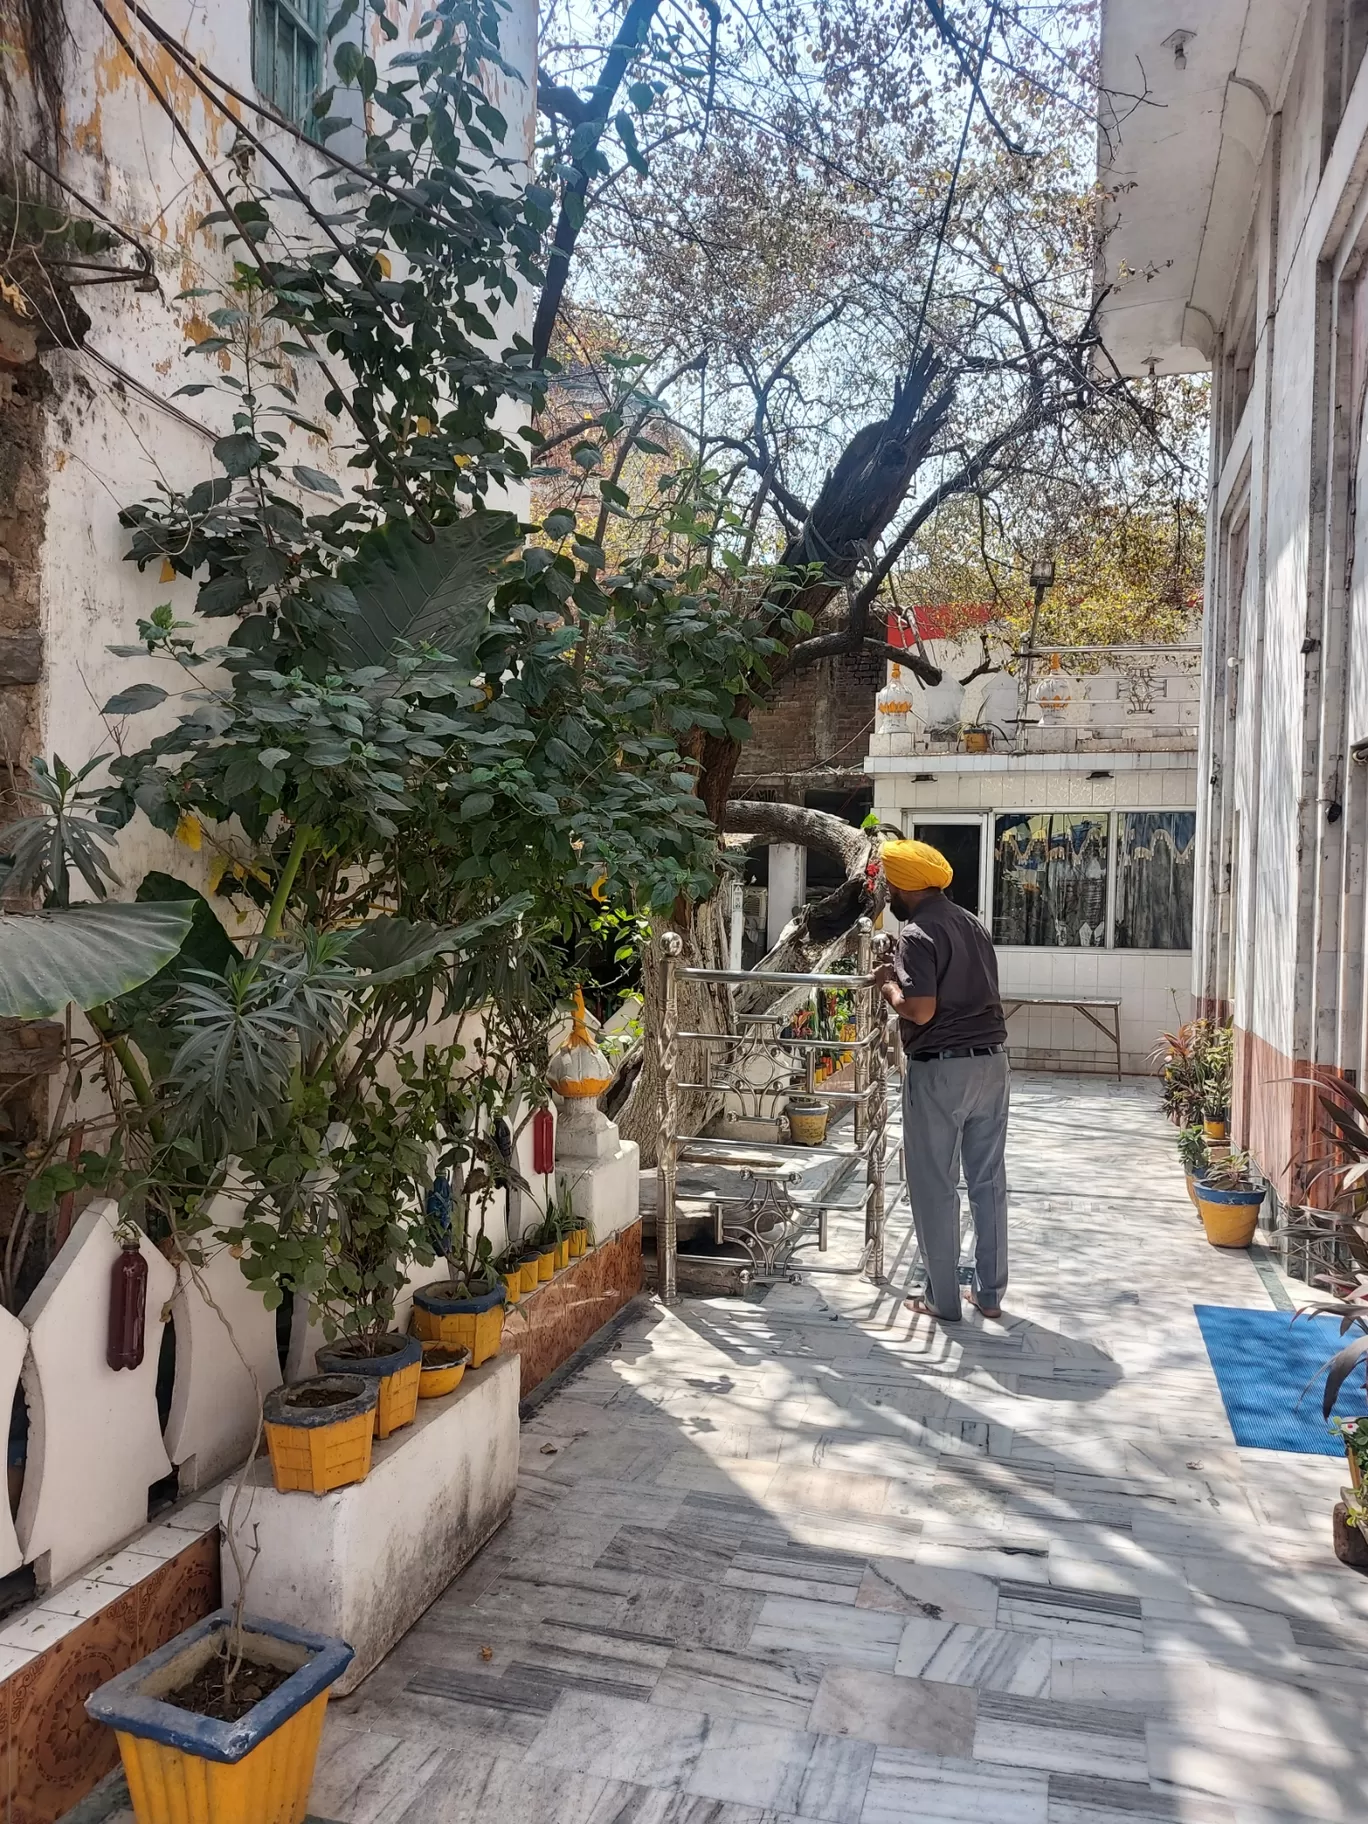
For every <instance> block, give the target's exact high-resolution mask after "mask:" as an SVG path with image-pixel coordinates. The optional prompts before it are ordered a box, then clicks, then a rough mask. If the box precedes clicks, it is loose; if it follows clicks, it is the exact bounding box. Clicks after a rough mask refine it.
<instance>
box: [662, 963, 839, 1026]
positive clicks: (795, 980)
mask: <svg viewBox="0 0 1368 1824" xmlns="http://www.w3.org/2000/svg"><path fill="white" fill-rule="evenodd" d="M677 973H678V974H679V976H680V978H681V979H683V980H687V981H690V982H738V983H740V982H774V983H775V984H776V985H778V986H779V987H788V988H869V987H872V986H873V983H874V977H873V975H872V974H871V975H798V974H790V973H788V972H787V971H785V970H780V969H680V970H679V971H678V972H677ZM681 1036H682V1035H681Z"/></svg>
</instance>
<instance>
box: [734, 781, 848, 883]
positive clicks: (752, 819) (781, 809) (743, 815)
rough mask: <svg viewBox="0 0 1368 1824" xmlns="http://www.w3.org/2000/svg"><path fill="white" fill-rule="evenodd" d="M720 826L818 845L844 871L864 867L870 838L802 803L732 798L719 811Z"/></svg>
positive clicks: (807, 846) (812, 846) (738, 832)
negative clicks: (837, 862) (721, 811)
mask: <svg viewBox="0 0 1368 1824" xmlns="http://www.w3.org/2000/svg"><path fill="white" fill-rule="evenodd" d="M722 828H723V829H724V830H729V831H730V832H731V833H732V834H733V835H744V836H763V837H764V838H765V839H766V841H767V842H796V843H798V844H799V845H800V846H801V847H802V848H805V849H820V851H821V852H822V854H823V855H830V856H831V857H832V858H833V859H834V860H836V861H839V862H840V864H841V866H842V868H844V870H845V872H846V873H847V874H855V873H857V872H859V871H860V870H861V869H863V867H864V864H865V860H866V858H867V857H868V854H869V838H868V836H867V835H866V834H865V832H864V831H863V830H858V829H856V827H855V825H854V824H853V823H846V822H845V820H844V819H843V818H841V817H833V816H832V815H831V813H830V812H829V811H813V810H809V809H808V808H807V806H805V805H801V804H769V803H767V802H764V801H762V800H757V799H750V798H733V799H732V801H731V803H730V804H728V805H727V807H726V809H725V811H724V812H723V813H722Z"/></svg>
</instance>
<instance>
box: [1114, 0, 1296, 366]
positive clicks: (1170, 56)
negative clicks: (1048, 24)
mask: <svg viewBox="0 0 1368 1824" xmlns="http://www.w3.org/2000/svg"><path fill="white" fill-rule="evenodd" d="M1302 10H1303V8H1302V0H1103V4H1102V46H1101V77H1102V91H1103V94H1102V103H1101V107H1100V110H1099V112H1100V121H1099V143H1098V172H1099V177H1100V180H1101V183H1102V186H1103V190H1104V192H1105V198H1104V202H1103V205H1102V212H1103V215H1102V219H1103V227H1104V229H1105V237H1104V243H1103V248H1102V253H1101V256H1100V259H1099V282H1100V283H1101V284H1102V285H1104V286H1106V287H1107V288H1108V290H1107V295H1106V297H1105V299H1104V301H1103V303H1102V307H1101V330H1102V337H1103V341H1104V343H1105V345H1106V347H1107V350H1108V352H1109V353H1110V355H1111V357H1112V359H1113V360H1114V361H1115V362H1116V363H1117V365H1118V366H1119V367H1120V368H1121V370H1122V372H1123V373H1127V374H1143V373H1147V372H1154V373H1160V374H1190V373H1202V372H1204V371H1205V370H1206V369H1207V368H1209V367H1210V366H1211V361H1212V355H1213V351H1214V349H1215V344H1216V337H1217V334H1218V332H1219V331H1220V329H1221V328H1222V326H1223V324H1224V322H1225V319H1226V316H1227V313H1228V310H1229V306H1230V298H1231V290H1232V287H1233V284H1234V281H1235V276H1236V270H1237V267H1238V264H1239V258H1240V251H1241V248H1242V247H1243V245H1244V242H1245V237H1246V235H1247V234H1248V231H1249V224H1250V219H1251V216H1252V213H1253V207H1254V199H1255V194H1256V190H1257V184H1258V174H1259V168H1260V165H1261V163H1262V160H1263V153H1264V146H1265V143H1266V140H1267V136H1268V131H1269V127H1270V125H1271V122H1272V117H1273V113H1274V111H1275V109H1276V108H1277V106H1278V103H1279V98H1280V96H1281V93H1282V87H1283V82H1284V78H1285V75H1286V71H1287V63H1288V59H1289V57H1290V55H1291V52H1292V46H1293V42H1294V40H1295V37H1296V31H1297V25H1298V22H1299V20H1300V18H1301V14H1302ZM1180 44H1181V56H1180V55H1179V53H1178V47H1179V45H1180Z"/></svg>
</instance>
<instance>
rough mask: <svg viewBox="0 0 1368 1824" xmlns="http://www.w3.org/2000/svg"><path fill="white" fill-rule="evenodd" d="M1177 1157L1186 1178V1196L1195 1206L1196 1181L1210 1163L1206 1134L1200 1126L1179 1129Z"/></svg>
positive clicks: (1204, 1172)
mask: <svg viewBox="0 0 1368 1824" xmlns="http://www.w3.org/2000/svg"><path fill="white" fill-rule="evenodd" d="M1178 1158H1179V1161H1180V1163H1181V1165H1182V1167H1183V1173H1184V1176H1185V1177H1186V1179H1187V1193H1188V1196H1189V1197H1190V1198H1191V1199H1192V1202H1193V1205H1194V1207H1195V1206H1196V1203H1197V1191H1196V1181H1197V1179H1199V1178H1201V1177H1203V1176H1204V1175H1205V1174H1206V1172H1207V1171H1208V1169H1209V1168H1210V1165H1211V1156H1210V1154H1209V1153H1208V1151H1207V1140H1206V1135H1205V1134H1204V1133H1203V1132H1202V1130H1201V1128H1200V1127H1195V1126H1194V1127H1184V1128H1181V1129H1180V1130H1179V1133H1178Z"/></svg>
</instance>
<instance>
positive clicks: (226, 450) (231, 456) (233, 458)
mask: <svg viewBox="0 0 1368 1824" xmlns="http://www.w3.org/2000/svg"><path fill="white" fill-rule="evenodd" d="M265 454H266V451H265V449H264V448H263V447H262V445H261V444H259V443H258V442H257V440H256V438H255V437H253V436H252V434H251V432H250V431H233V432H232V433H231V434H230V435H229V436H227V437H220V438H219V440H218V442H217V443H216V444H215V445H214V455H215V456H216V457H217V458H218V460H219V462H220V464H221V465H222V467H223V469H224V470H225V472H226V473H227V474H229V475H249V474H250V473H251V472H252V470H253V469H254V468H255V467H256V465H257V464H258V463H259V462H260V461H261V460H262V458H263V457H264V456H265Z"/></svg>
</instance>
